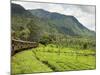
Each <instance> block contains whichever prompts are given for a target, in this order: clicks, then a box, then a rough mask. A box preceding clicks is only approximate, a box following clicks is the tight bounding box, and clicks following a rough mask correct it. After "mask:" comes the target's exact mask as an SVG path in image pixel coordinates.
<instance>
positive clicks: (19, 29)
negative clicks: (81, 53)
mask: <svg viewBox="0 0 100 75" xmlns="http://www.w3.org/2000/svg"><path fill="white" fill-rule="evenodd" d="M11 13H12V15H11V17H12V22H11V23H12V33H13V37H16V39H22V40H30V41H32V40H33V39H35V40H36V39H37V38H41V37H42V36H45V35H63V36H82V37H83V36H84V37H87V36H90V37H91V36H95V32H94V31H91V30H89V29H88V28H86V27H84V26H83V25H82V24H81V23H80V22H79V21H78V20H77V19H76V18H75V17H74V16H67V15H63V14H60V13H51V12H49V11H46V10H43V9H34V10H26V9H25V8H24V7H22V6H21V5H19V4H14V3H11Z"/></svg>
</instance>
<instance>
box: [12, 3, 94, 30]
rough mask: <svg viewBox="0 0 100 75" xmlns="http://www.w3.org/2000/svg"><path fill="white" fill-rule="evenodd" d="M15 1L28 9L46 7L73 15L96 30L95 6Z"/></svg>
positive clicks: (86, 25) (51, 10)
mask: <svg viewBox="0 0 100 75" xmlns="http://www.w3.org/2000/svg"><path fill="white" fill-rule="evenodd" d="M13 2H14V3H17V4H21V5H22V6H23V7H24V8H26V9H44V10H47V11H50V12H58V13H62V14H65V15H73V16H75V17H76V18H77V19H78V20H79V22H81V23H82V24H83V25H84V26H85V27H87V28H88V29H91V30H95V6H89V5H88V6H85V5H69V4H53V3H52V4H51V3H36V2H19V1H13Z"/></svg>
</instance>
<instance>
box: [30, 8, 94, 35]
mask: <svg viewBox="0 0 100 75" xmlns="http://www.w3.org/2000/svg"><path fill="white" fill-rule="evenodd" d="M29 11H30V12H31V13H32V15H34V16H37V17H39V18H41V19H43V20H44V21H48V23H49V24H52V25H55V27H56V28H57V30H58V31H59V32H61V33H64V34H68V35H86V36H88V35H89V36H94V34H95V32H93V31H91V30H89V29H87V28H86V27H85V26H83V25H82V24H81V23H80V22H79V21H78V20H77V19H76V18H75V17H74V16H68V15H67V16H66V15H63V14H59V13H51V12H48V11H46V10H43V9H34V10H29Z"/></svg>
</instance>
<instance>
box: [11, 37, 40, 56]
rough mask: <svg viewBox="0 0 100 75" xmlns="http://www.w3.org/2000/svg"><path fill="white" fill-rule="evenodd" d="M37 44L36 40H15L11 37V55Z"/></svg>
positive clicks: (34, 46)
mask: <svg viewBox="0 0 100 75" xmlns="http://www.w3.org/2000/svg"><path fill="white" fill-rule="evenodd" d="M37 46H38V43H37V42H30V41H22V40H16V39H12V42H11V47H12V49H11V55H14V54H15V53H18V52H20V51H23V50H27V49H31V48H36V47H37Z"/></svg>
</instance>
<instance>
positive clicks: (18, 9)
mask: <svg viewBox="0 0 100 75" xmlns="http://www.w3.org/2000/svg"><path fill="white" fill-rule="evenodd" d="M11 15H12V16H13V15H14V16H15V15H19V16H27V17H31V16H32V14H31V13H30V12H29V11H27V10H25V9H24V7H22V6H21V5H19V4H15V3H11Z"/></svg>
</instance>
